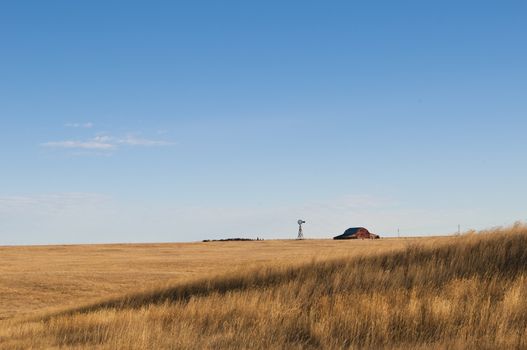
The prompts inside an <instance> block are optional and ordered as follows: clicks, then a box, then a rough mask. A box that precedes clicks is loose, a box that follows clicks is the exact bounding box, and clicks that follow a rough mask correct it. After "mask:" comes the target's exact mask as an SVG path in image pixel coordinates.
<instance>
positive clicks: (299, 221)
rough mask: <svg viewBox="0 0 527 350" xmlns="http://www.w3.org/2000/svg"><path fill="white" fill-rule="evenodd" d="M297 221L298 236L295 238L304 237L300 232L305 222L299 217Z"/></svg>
mask: <svg viewBox="0 0 527 350" xmlns="http://www.w3.org/2000/svg"><path fill="white" fill-rule="evenodd" d="M297 223H298V237H297V238H296V239H304V233H303V232H302V224H305V223H306V222H305V221H304V220H302V219H299V220H298V221H297Z"/></svg>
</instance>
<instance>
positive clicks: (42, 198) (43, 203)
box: [0, 192, 110, 214]
mask: <svg viewBox="0 0 527 350" xmlns="http://www.w3.org/2000/svg"><path fill="white" fill-rule="evenodd" d="M109 199H110V197H108V196H106V195H102V194H98V193H83V192H66V193H52V194H38V195H15V196H0V214H2V213H4V214H6V213H13V212H16V211H22V212H26V211H28V212H35V211H39V212H57V211H61V210H64V209H68V208H72V207H81V206H87V205H89V206H97V205H99V204H101V203H104V202H107V201H108V200H109Z"/></svg>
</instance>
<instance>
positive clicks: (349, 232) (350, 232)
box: [341, 227, 365, 237]
mask: <svg viewBox="0 0 527 350" xmlns="http://www.w3.org/2000/svg"><path fill="white" fill-rule="evenodd" d="M360 229H363V230H365V228H364V227H351V228H349V229H347V230H346V231H344V233H343V234H342V235H341V236H344V237H346V236H351V235H354V234H356V233H357V232H358V231H359V230H360Z"/></svg>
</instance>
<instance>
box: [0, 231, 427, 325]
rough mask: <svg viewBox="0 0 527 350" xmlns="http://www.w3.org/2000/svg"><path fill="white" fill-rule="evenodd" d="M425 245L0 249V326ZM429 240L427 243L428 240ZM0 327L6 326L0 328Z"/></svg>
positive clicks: (321, 243)
mask: <svg viewBox="0 0 527 350" xmlns="http://www.w3.org/2000/svg"><path fill="white" fill-rule="evenodd" d="M422 240H425V239H419V238H409V239H404V240H392V239H385V240H378V241H375V242H369V241H356V242H348V243H351V244H342V242H335V241H332V240H305V241H302V242H299V241H296V240H267V241H258V242H210V243H201V242H200V243H162V244H101V245H62V246H19V247H0V320H2V319H11V318H13V317H18V318H20V316H24V315H34V314H35V312H41V311H43V310H48V311H49V310H54V309H57V308H60V309H62V308H67V307H75V306H78V305H79V304H85V303H87V302H92V301H94V300H98V299H101V298H109V297H111V296H115V295H122V294H123V293H127V292H130V293H131V292H137V291H138V289H149V288H152V287H153V286H158V285H159V284H164V285H166V284H168V285H172V284H175V283H181V282H183V281H186V280H188V279H193V278H195V277H204V276H207V275H214V274H218V273H226V272H232V271H233V270H235V269H237V268H239V267H240V266H243V267H247V266H249V267H250V266H254V267H256V266H258V265H261V264H269V263H272V264H273V265H280V264H285V265H287V264H289V263H291V262H295V261H310V260H311V259H313V258H319V259H324V257H328V256H334V257H335V256H353V255H355V254H359V253H360V254H362V252H364V251H368V252H381V251H390V250H393V249H400V248H401V247H404V246H405V245H406V244H409V243H412V242H418V241H422ZM426 240H429V239H428V238H427V239H426ZM0 327H1V325H0Z"/></svg>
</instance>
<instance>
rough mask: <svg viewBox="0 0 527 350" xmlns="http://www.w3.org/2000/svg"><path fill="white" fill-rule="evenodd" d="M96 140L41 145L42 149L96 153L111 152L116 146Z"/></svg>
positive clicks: (55, 142)
mask: <svg viewBox="0 0 527 350" xmlns="http://www.w3.org/2000/svg"><path fill="white" fill-rule="evenodd" d="M97 139H98V138H97V137H96V138H93V139H91V140H87V141H71V140H69V141H52V142H45V143H43V144H42V146H43V147H51V148H69V149H84V150H98V151H109V150H113V149H114V148H115V147H116V145H114V144H112V143H109V142H103V141H98V140H97Z"/></svg>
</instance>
